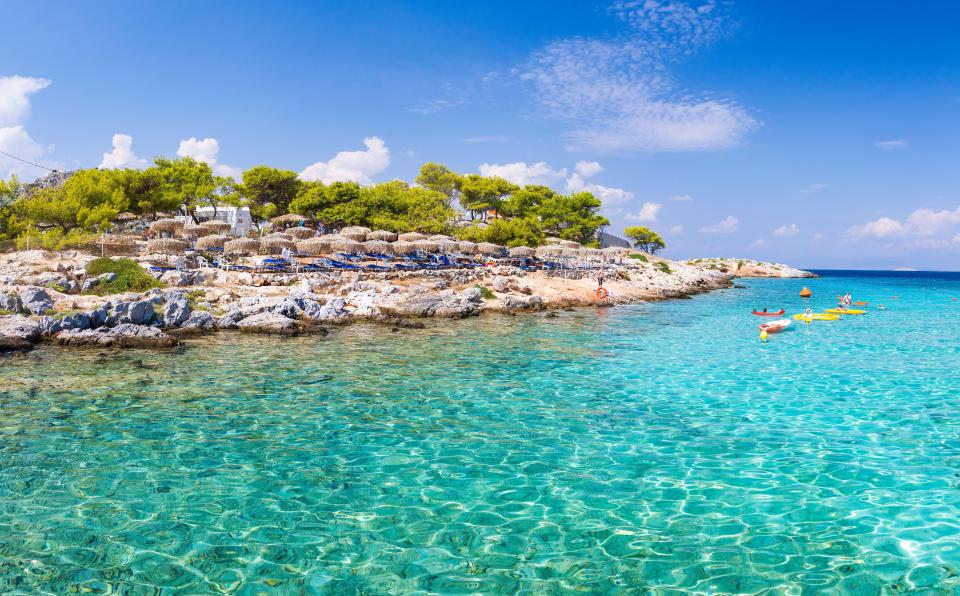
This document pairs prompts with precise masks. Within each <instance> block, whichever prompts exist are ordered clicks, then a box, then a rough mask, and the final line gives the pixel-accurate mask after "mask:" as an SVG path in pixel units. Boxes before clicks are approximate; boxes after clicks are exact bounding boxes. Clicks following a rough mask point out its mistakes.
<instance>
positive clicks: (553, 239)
mask: <svg viewBox="0 0 960 596" xmlns="http://www.w3.org/2000/svg"><path fill="white" fill-rule="evenodd" d="M543 241H544V242H545V243H546V244H548V245H549V244H560V239H559V238H557V237H556V236H547V237H546V238H544V240H543Z"/></svg>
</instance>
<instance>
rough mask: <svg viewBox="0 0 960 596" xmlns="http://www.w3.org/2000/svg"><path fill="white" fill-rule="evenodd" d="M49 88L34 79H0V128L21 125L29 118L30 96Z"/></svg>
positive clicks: (48, 83)
mask: <svg viewBox="0 0 960 596" xmlns="http://www.w3.org/2000/svg"><path fill="white" fill-rule="evenodd" d="M49 86H50V81H49V80H47V79H38V78H36V77H20V76H12V77H0V127H6V126H16V125H18V124H23V122H24V121H26V120H27V118H29V117H30V96H31V95H33V94H34V93H36V92H37V91H41V90H43V89H46V88H47V87H49Z"/></svg>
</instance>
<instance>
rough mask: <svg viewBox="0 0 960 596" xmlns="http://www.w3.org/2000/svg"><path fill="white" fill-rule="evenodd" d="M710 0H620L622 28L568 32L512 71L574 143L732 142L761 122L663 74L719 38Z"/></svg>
mask: <svg viewBox="0 0 960 596" xmlns="http://www.w3.org/2000/svg"><path fill="white" fill-rule="evenodd" d="M722 12H723V11H722V10H721V9H720V8H719V7H718V6H717V4H716V3H715V2H714V0H708V1H707V2H700V3H699V5H698V6H695V7H694V6H688V5H687V4H684V3H681V2H661V1H657V0H645V1H644V2H633V1H631V2H618V3H617V4H615V5H614V13H615V14H616V16H618V17H619V18H620V20H621V21H622V22H624V23H626V25H627V31H626V33H625V34H623V35H620V36H618V37H614V38H608V39H590V38H583V37H574V38H569V39H562V40H559V41H554V42H552V43H550V44H548V45H547V46H545V47H543V48H542V49H540V50H539V51H537V52H535V53H534V54H533V56H532V57H531V58H530V59H529V60H528V61H527V63H526V64H525V65H524V66H523V67H522V68H520V69H519V74H520V76H521V78H522V79H523V80H525V81H527V82H529V83H530V84H531V85H532V87H533V89H534V91H535V94H536V96H537V98H538V99H539V101H540V103H541V104H543V107H544V112H545V113H546V114H547V115H548V116H550V117H553V118H556V119H558V120H562V121H566V122H568V123H569V124H570V125H571V127H572V130H571V131H570V132H569V133H568V136H569V137H570V138H571V140H572V141H573V143H574V145H577V146H583V147H588V148H592V149H595V150H600V151H631V150H639V151H697V150H710V149H723V148H727V147H732V146H735V145H737V144H739V143H740V142H741V141H742V140H743V137H744V136H745V135H746V134H747V133H748V132H750V131H752V130H754V129H755V128H757V127H758V126H759V123H758V122H757V120H755V119H754V118H753V117H752V116H751V115H750V114H749V112H748V111H747V110H746V109H745V108H743V107H742V106H740V105H739V104H738V103H736V102H735V101H732V100H727V99H722V98H717V97H713V96H711V95H709V94H699V95H698V94H696V93H691V92H689V91H687V90H685V89H683V88H682V87H681V86H680V85H678V84H677V83H676V82H675V81H674V80H673V77H672V76H671V74H670V72H669V67H670V65H672V64H673V63H674V62H675V60H676V59H678V58H680V57H682V56H684V55H688V54H692V53H694V52H696V51H697V50H698V49H700V48H703V47H705V46H708V45H710V44H711V43H713V42H714V41H715V40H717V39H719V38H721V37H723V36H725V35H726V34H727V31H728V29H729V23H728V21H727V19H726V17H725V15H724V14H722Z"/></svg>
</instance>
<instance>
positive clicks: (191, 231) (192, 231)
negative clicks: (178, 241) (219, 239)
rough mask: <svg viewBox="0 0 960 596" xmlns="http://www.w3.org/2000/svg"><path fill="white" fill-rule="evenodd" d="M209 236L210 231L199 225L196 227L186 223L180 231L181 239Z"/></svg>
mask: <svg viewBox="0 0 960 596" xmlns="http://www.w3.org/2000/svg"><path fill="white" fill-rule="evenodd" d="M209 234H210V230H208V229H207V228H205V227H203V226H201V225H197V224H193V223H188V224H186V225H184V226H183V228H181V229H180V236H181V237H183V238H199V237H201V236H207V235H209Z"/></svg>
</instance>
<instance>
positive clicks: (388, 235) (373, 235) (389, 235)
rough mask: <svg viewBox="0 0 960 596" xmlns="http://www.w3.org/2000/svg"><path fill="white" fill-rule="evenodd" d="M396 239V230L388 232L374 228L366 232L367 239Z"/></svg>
mask: <svg viewBox="0 0 960 596" xmlns="http://www.w3.org/2000/svg"><path fill="white" fill-rule="evenodd" d="M396 239H397V233H396V232H388V231H386V230H374V231H372V232H370V233H369V234H367V240H383V241H384V242H393V241H394V240H396Z"/></svg>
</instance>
